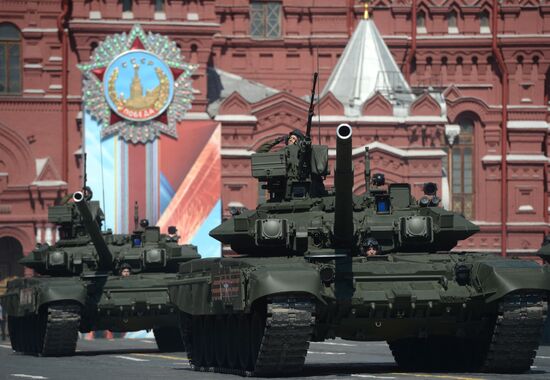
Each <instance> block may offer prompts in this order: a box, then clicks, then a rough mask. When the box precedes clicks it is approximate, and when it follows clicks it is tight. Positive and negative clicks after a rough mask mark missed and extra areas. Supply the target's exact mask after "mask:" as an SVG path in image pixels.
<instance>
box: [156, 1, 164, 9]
mask: <svg viewBox="0 0 550 380" xmlns="http://www.w3.org/2000/svg"><path fill="white" fill-rule="evenodd" d="M155 12H164V0H155Z"/></svg>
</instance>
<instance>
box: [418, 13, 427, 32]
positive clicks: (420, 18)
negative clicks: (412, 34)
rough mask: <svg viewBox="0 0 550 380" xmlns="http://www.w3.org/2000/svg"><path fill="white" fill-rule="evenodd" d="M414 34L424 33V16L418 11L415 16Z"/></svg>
mask: <svg viewBox="0 0 550 380" xmlns="http://www.w3.org/2000/svg"><path fill="white" fill-rule="evenodd" d="M416 32H417V33H426V14H425V13H424V11H420V12H418V13H417V14H416Z"/></svg>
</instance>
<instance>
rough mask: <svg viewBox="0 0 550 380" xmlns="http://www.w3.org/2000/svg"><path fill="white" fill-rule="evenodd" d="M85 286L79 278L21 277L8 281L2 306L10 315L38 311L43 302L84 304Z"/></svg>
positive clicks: (22, 314) (21, 314) (18, 315)
mask: <svg viewBox="0 0 550 380" xmlns="http://www.w3.org/2000/svg"><path fill="white" fill-rule="evenodd" d="M85 298H86V288H85V287H84V286H83V284H82V282H81V281H80V279H79V278H74V277H57V278H44V277H40V278H21V279H16V280H13V281H10V282H9V283H8V289H7V292H6V295H5V296H4V301H3V303H4V307H5V308H6V312H7V314H8V315H11V316H16V317H20V316H24V315H28V314H36V313H38V311H39V309H40V307H41V306H42V305H45V304H49V303H52V302H58V301H69V302H76V303H79V304H80V305H84V303H85Z"/></svg>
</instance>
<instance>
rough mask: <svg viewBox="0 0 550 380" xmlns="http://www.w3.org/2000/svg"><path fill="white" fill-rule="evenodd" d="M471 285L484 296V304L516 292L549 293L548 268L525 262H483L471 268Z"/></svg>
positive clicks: (549, 276) (549, 274)
mask: <svg viewBox="0 0 550 380" xmlns="http://www.w3.org/2000/svg"><path fill="white" fill-rule="evenodd" d="M472 269H473V270H472V275H473V278H472V280H473V283H474V284H476V285H478V286H479V287H480V288H481V290H482V292H483V293H484V294H491V295H490V296H489V297H487V298H486V300H485V301H486V302H487V303H490V302H493V301H496V300H498V299H500V298H502V297H504V296H505V295H507V294H509V293H511V292H514V291H516V290H520V289H521V290H539V291H542V292H546V293H550V267H549V266H548V265H545V266H541V265H539V264H537V263H535V262H533V261H527V260H495V261H484V262H480V263H478V264H477V265H474V267H473V268H472Z"/></svg>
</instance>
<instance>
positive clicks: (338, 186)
mask: <svg viewBox="0 0 550 380" xmlns="http://www.w3.org/2000/svg"><path fill="white" fill-rule="evenodd" d="M351 136H352V128H351V126H350V125H349V124H340V125H339V126H338V127H337V128H336V137H337V138H336V170H335V172H334V190H335V195H336V196H335V200H334V209H335V210H334V239H335V245H336V246H337V247H340V248H349V247H351V245H352V239H353V233H354V226H353V194H352V192H353V163H352V160H351V148H352V145H351Z"/></svg>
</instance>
